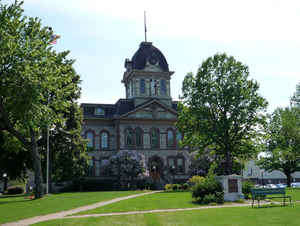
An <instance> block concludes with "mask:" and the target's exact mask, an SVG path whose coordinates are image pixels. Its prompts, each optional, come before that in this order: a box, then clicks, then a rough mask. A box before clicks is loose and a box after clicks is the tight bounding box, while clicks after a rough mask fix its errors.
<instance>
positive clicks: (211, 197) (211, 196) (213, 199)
mask: <svg viewBox="0 0 300 226" xmlns="http://www.w3.org/2000/svg"><path fill="white" fill-rule="evenodd" d="M211 202H216V196H215V195H214V194H208V195H205V196H204V197H203V200H202V203H204V204H208V203H211Z"/></svg>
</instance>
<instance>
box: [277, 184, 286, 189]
mask: <svg viewBox="0 0 300 226" xmlns="http://www.w3.org/2000/svg"><path fill="white" fill-rule="evenodd" d="M275 185H276V187H277V188H286V187H287V185H286V184H275Z"/></svg>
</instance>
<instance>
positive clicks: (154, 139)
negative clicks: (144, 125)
mask: <svg viewBox="0 0 300 226" xmlns="http://www.w3.org/2000/svg"><path fill="white" fill-rule="evenodd" d="M159 136H160V134H159V129H157V128H153V129H151V147H152V148H159Z"/></svg>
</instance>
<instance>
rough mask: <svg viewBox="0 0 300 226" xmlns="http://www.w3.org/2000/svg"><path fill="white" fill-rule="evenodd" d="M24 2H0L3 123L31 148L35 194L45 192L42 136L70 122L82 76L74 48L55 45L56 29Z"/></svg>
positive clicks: (0, 115) (0, 124)
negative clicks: (75, 65) (65, 113)
mask: <svg viewBox="0 0 300 226" xmlns="http://www.w3.org/2000/svg"><path fill="white" fill-rule="evenodd" d="M0 4H1V0H0ZM22 4H23V3H22V2H21V3H19V2H18V1H15V3H13V4H11V5H9V6H6V5H3V4H1V5H0V37H1V39H0V62H1V63H0V75H1V76H0V129H1V130H5V131H7V132H8V133H10V134H11V135H12V136H14V137H16V138H17V139H18V140H19V141H20V143H22V145H23V146H24V147H25V148H26V149H27V150H28V151H29V152H28V153H31V158H32V163H33V169H34V177H35V197H36V198H40V197H42V195H43V189H42V181H43V180H42V173H41V159H40V154H39V152H38V140H39V139H40V138H41V136H42V131H44V130H45V128H46V127H47V126H49V125H55V124H61V125H63V124H64V123H65V120H66V119H65V118H64V117H63V114H62V112H63V111H65V110H66V109H68V107H69V106H70V105H72V104H73V103H74V98H77V97H78V96H79V93H80V88H79V86H78V84H79V82H80V80H79V76H78V75H77V74H76V72H75V71H74V69H73V67H72V65H73V63H74V60H72V59H67V55H68V53H69V52H68V51H65V52H61V53H57V52H56V51H54V50H53V49H52V47H51V45H50V42H51V35H53V33H52V31H51V30H50V29H49V28H48V27H42V26H41V21H40V20H39V19H38V18H31V17H29V18H27V17H25V16H23V9H22ZM70 97H72V98H70Z"/></svg>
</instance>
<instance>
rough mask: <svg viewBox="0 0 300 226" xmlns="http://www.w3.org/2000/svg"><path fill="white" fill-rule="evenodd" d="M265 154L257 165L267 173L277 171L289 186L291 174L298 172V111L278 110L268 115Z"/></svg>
mask: <svg viewBox="0 0 300 226" xmlns="http://www.w3.org/2000/svg"><path fill="white" fill-rule="evenodd" d="M268 118H269V123H268V126H267V127H266V134H267V139H266V152H265V156H264V157H262V158H261V159H260V160H259V161H258V164H259V165H260V166H261V167H263V168H264V169H266V170H268V171H272V170H279V171H281V172H283V173H284V174H285V175H286V177H287V184H288V186H289V187H290V185H291V174H292V173H294V172H296V171H299V170H300V111H299V109H298V108H293V107H290V108H289V107H287V108H278V109H276V110H275V111H274V112H273V114H272V115H269V117H268Z"/></svg>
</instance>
